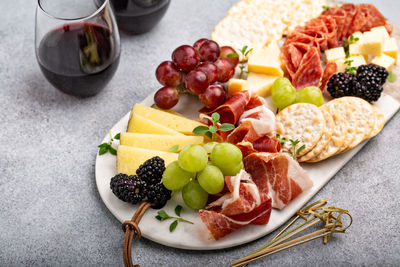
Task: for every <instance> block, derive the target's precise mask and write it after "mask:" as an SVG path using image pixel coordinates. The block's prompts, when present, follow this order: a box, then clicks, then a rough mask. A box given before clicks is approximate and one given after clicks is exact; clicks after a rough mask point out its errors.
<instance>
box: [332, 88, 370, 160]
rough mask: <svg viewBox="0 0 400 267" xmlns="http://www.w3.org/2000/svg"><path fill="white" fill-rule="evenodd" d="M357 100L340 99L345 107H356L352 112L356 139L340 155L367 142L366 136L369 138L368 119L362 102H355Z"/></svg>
mask: <svg viewBox="0 0 400 267" xmlns="http://www.w3.org/2000/svg"><path fill="white" fill-rule="evenodd" d="M354 99H357V98H353V97H349V96H346V97H341V98H339V102H341V103H343V104H344V105H347V107H348V108H350V107H354V109H353V111H352V113H353V114H352V115H353V117H354V118H355V120H356V121H355V123H356V127H355V137H354V139H353V141H352V142H351V143H350V144H349V145H348V147H346V148H345V149H343V150H342V149H341V151H339V152H338V153H342V152H346V151H348V150H350V149H352V148H354V147H356V146H357V145H358V144H360V143H361V142H362V141H364V140H365V136H369V133H370V131H371V129H370V126H369V122H368V118H367V117H366V116H365V115H364V113H363V109H362V108H361V106H360V102H358V101H357V100H354Z"/></svg>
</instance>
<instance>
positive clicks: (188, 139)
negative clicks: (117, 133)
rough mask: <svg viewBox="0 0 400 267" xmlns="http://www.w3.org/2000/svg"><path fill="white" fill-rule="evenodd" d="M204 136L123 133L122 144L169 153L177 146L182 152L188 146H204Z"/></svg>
mask: <svg viewBox="0 0 400 267" xmlns="http://www.w3.org/2000/svg"><path fill="white" fill-rule="evenodd" d="M203 141H204V138H203V137H202V136H177V135H175V136H173V135H158V134H143V133H121V137H120V144H121V145H124V146H134V147H139V148H146V149H153V150H160V151H167V152H168V151H169V149H170V148H171V147H173V146H175V145H178V150H177V151H180V150H182V148H184V147H185V146H187V145H198V144H202V143H203Z"/></svg>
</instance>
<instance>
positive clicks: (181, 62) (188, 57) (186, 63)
mask: <svg viewBox="0 0 400 267" xmlns="http://www.w3.org/2000/svg"><path fill="white" fill-rule="evenodd" d="M172 61H173V62H174V63H175V65H176V66H178V68H180V69H181V70H183V71H191V70H192V69H194V68H195V67H196V66H197V65H198V64H199V62H200V57H199V54H198V53H197V51H196V49H194V48H193V47H192V46H190V45H181V46H180V47H178V48H176V49H175V50H174V52H172Z"/></svg>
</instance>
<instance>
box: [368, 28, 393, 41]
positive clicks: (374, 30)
mask: <svg viewBox="0 0 400 267" xmlns="http://www.w3.org/2000/svg"><path fill="white" fill-rule="evenodd" d="M371 32H377V33H379V34H380V35H382V36H383V38H389V37H390V36H389V33H388V32H387V30H386V28H385V26H379V27H374V28H372V29H371Z"/></svg>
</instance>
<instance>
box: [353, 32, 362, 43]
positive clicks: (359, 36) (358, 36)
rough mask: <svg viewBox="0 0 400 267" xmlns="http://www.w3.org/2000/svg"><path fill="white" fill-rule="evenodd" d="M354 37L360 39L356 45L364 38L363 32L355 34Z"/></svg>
mask: <svg viewBox="0 0 400 267" xmlns="http://www.w3.org/2000/svg"><path fill="white" fill-rule="evenodd" d="M352 35H353V36H354V38H358V40H357V41H354V43H358V42H359V41H360V40H361V38H362V36H363V34H362V32H353V34H352Z"/></svg>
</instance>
